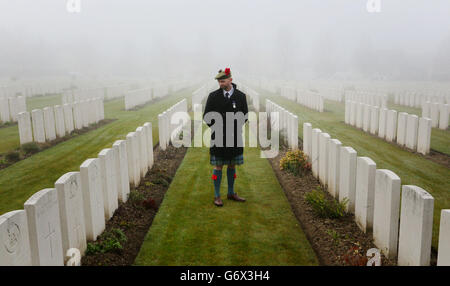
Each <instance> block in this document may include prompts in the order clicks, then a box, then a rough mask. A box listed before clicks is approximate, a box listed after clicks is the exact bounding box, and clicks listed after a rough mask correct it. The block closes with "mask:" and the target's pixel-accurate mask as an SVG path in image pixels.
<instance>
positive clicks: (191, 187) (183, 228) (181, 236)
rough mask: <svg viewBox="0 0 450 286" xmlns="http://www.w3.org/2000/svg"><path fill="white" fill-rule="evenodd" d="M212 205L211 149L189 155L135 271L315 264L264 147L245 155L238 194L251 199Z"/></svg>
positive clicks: (224, 187) (223, 188)
mask: <svg viewBox="0 0 450 286" xmlns="http://www.w3.org/2000/svg"><path fill="white" fill-rule="evenodd" d="M222 172H223V176H222V184H221V196H222V198H223V202H224V206H223V207H217V206H215V205H214V204H213V199H214V189H213V183H212V180H211V175H212V166H211V165H210V164H209V149H208V148H206V147H205V148H189V149H188V151H187V153H186V157H185V158H184V160H183V162H182V163H181V165H180V167H179V169H178V171H177V173H176V175H175V178H174V180H173V181H172V183H171V185H170V188H169V190H168V191H167V193H166V195H165V198H164V201H163V203H162V205H161V206H160V209H159V211H158V213H157V215H156V217H155V219H154V221H153V223H152V226H151V228H150V230H149V232H148V233H147V235H146V238H145V241H144V243H143V245H142V247H141V250H140V252H139V255H138V257H137V258H136V261H135V264H136V265H318V260H317V258H316V256H315V253H314V251H313V250H312V248H311V246H310V244H309V242H308V240H307V238H306V236H305V234H304V233H303V231H302V229H301V227H300V225H299V224H298V221H297V219H296V218H295V216H294V214H293V213H292V210H291V207H290V205H289V202H288V201H287V198H286V196H285V194H284V192H283V190H282V188H281V186H280V185H279V183H278V180H277V178H276V176H275V174H274V172H273V170H272V167H271V166H270V164H269V162H268V161H267V159H262V158H260V149H259V148H249V147H246V148H244V164H243V165H241V166H238V167H237V172H236V176H237V178H236V181H235V191H236V192H237V193H238V194H239V195H241V196H242V197H245V198H246V199H247V201H246V202H244V203H241V202H235V201H229V200H227V199H226V193H227V177H226V168H224V169H223V171H222Z"/></svg>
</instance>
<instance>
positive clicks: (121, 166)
mask: <svg viewBox="0 0 450 286" xmlns="http://www.w3.org/2000/svg"><path fill="white" fill-rule="evenodd" d="M113 150H114V153H115V156H116V158H118V160H116V170H117V172H118V175H117V186H118V188H117V189H118V195H119V200H121V201H122V202H126V201H127V200H128V195H129V193H130V180H129V179H128V157H127V142H126V141H125V140H117V141H116V142H114V144H113Z"/></svg>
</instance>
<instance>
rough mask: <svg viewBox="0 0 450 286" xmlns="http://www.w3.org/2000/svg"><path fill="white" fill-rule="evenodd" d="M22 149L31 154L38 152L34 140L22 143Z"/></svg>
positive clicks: (37, 146)
mask: <svg viewBox="0 0 450 286" xmlns="http://www.w3.org/2000/svg"><path fill="white" fill-rule="evenodd" d="M21 148H22V150H23V152H24V153H25V154H27V155H31V154H34V153H37V152H39V145H38V144H37V143H36V142H29V143H25V144H23V145H22V147H21Z"/></svg>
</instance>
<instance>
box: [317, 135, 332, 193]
mask: <svg viewBox="0 0 450 286" xmlns="http://www.w3.org/2000/svg"><path fill="white" fill-rule="evenodd" d="M329 140H330V135H329V134H328V133H320V135H319V178H320V181H321V182H322V184H324V185H326V184H327V183H328V182H327V180H328V141H329Z"/></svg>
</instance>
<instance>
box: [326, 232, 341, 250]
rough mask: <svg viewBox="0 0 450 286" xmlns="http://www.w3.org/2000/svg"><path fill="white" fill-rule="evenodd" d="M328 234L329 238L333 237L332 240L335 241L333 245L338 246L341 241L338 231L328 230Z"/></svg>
mask: <svg viewBox="0 0 450 286" xmlns="http://www.w3.org/2000/svg"><path fill="white" fill-rule="evenodd" d="M327 233H328V235H329V236H331V238H332V239H333V243H334V245H336V246H337V245H338V244H339V241H340V236H339V233H337V231H335V230H333V229H328V230H327Z"/></svg>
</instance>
